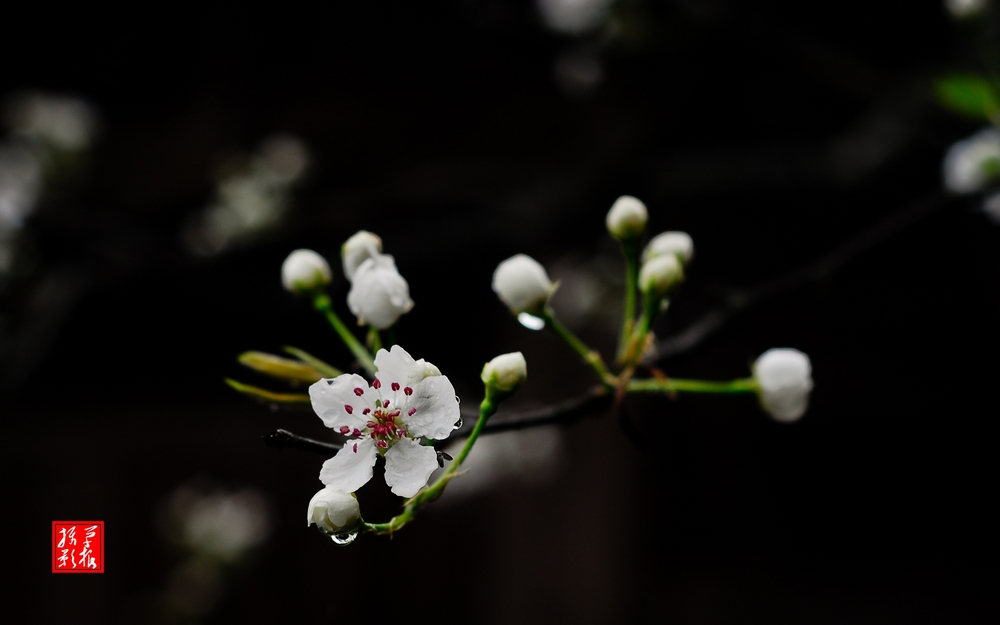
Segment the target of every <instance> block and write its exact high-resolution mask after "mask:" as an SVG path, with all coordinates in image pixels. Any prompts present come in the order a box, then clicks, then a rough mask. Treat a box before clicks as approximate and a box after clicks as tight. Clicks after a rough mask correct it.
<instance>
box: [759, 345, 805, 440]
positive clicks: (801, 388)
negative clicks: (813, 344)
mask: <svg viewBox="0 0 1000 625" xmlns="http://www.w3.org/2000/svg"><path fill="white" fill-rule="evenodd" d="M753 372H754V377H755V378H756V379H757V384H758V385H759V387H760V402H761V405H763V407H764V410H766V411H767V412H768V413H769V414H770V415H771V416H772V417H774V419H775V420H777V421H784V422H791V421H795V420H797V419H798V418H799V417H801V416H802V415H803V414H805V411H806V408H808V406H809V392H810V391H811V390H812V387H813V381H812V365H811V364H810V363H809V357H808V356H806V355H805V354H803V353H802V352H800V351H798V350H797V349H788V348H776V349H769V350H767V351H766V352H764V353H763V354H761V356H760V358H758V359H757V362H756V363H754V367H753Z"/></svg>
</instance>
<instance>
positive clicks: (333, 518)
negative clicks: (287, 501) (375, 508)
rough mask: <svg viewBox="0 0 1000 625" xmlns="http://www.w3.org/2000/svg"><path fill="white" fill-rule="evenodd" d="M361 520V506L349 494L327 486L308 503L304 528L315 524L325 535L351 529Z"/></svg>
mask: <svg viewBox="0 0 1000 625" xmlns="http://www.w3.org/2000/svg"><path fill="white" fill-rule="evenodd" d="M360 519H361V506H359V505H358V500H357V499H356V498H355V497H354V495H352V494H351V493H345V492H343V491H341V490H337V489H336V488H335V487H333V486H327V487H326V488H324V489H323V490H321V491H319V492H318V493H316V494H315V495H313V498H312V499H311V500H310V501H309V510H308V511H307V512H306V526H307V527H308V526H309V525H313V524H315V525H316V527H318V528H319V529H320V530H321V531H323V532H326V533H327V534H336V533H338V532H346V531H350V530H351V529H353V528H354V527H355V526H356V525H357V524H358V521H359V520H360Z"/></svg>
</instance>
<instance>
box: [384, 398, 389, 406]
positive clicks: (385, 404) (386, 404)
mask: <svg viewBox="0 0 1000 625" xmlns="http://www.w3.org/2000/svg"><path fill="white" fill-rule="evenodd" d="M382 407H383V408H388V407H389V400H388V399H387V400H385V401H384V402H382Z"/></svg>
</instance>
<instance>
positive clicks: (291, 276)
mask: <svg viewBox="0 0 1000 625" xmlns="http://www.w3.org/2000/svg"><path fill="white" fill-rule="evenodd" d="M332 280H333V272H331V271H330V265H329V264H328V263H327V262H326V259H324V258H323V257H322V256H320V255H319V254H317V253H316V252H314V251H312V250H295V251H294V252H292V253H291V254H289V255H288V258H286V259H285V262H284V263H282V265H281V283H282V284H283V285H285V288H286V289H288V290H289V291H291V292H292V293H303V292H308V291H314V290H316V289H319V288H322V287H324V286H326V285H328V284H330V282H331V281H332Z"/></svg>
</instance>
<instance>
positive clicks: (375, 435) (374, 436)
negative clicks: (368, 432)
mask: <svg viewBox="0 0 1000 625" xmlns="http://www.w3.org/2000/svg"><path fill="white" fill-rule="evenodd" d="M377 437H378V434H377V433H376V432H375V429H374V428H373V429H372V438H377Z"/></svg>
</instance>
